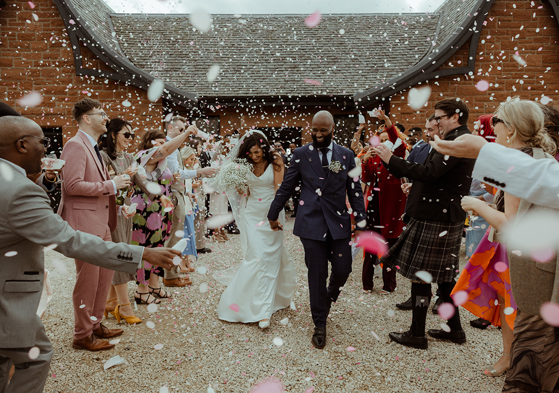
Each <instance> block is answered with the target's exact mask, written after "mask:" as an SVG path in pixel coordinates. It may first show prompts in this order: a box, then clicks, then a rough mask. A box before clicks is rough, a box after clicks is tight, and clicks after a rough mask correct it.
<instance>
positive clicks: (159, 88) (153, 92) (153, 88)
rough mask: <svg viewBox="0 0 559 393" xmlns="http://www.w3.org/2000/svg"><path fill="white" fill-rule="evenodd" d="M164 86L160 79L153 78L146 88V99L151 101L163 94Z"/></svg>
mask: <svg viewBox="0 0 559 393" xmlns="http://www.w3.org/2000/svg"><path fill="white" fill-rule="evenodd" d="M164 88H165V82H163V81H162V80H161V79H154V80H153V82H151V85H149V88H148V100H150V101H151V102H156V101H157V100H159V98H160V97H161V94H163V89H164Z"/></svg>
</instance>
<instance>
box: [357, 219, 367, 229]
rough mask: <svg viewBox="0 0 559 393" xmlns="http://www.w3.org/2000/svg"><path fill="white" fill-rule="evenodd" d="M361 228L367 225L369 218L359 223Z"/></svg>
mask: <svg viewBox="0 0 559 393" xmlns="http://www.w3.org/2000/svg"><path fill="white" fill-rule="evenodd" d="M357 226H358V227H359V228H365V227H366V226H367V220H361V221H359V222H358V223H357Z"/></svg>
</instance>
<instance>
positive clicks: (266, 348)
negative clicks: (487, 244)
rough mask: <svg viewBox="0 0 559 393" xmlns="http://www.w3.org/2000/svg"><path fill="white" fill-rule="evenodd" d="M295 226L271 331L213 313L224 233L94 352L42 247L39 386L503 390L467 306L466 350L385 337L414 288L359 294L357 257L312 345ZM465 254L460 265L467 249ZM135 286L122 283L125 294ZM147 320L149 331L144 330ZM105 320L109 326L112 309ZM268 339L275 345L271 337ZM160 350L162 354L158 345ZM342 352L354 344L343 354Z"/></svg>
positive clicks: (63, 279)
mask: <svg viewBox="0 0 559 393" xmlns="http://www.w3.org/2000/svg"><path fill="white" fill-rule="evenodd" d="M292 228H293V220H292V219H291V220H289V221H288V222H287V224H286V227H285V229H286V231H285V235H286V237H285V241H286V244H287V248H288V250H289V252H290V253H291V255H292V256H293V258H294V260H295V265H296V267H297V287H296V290H295V295H294V302H295V305H296V308H297V310H291V309H286V310H281V311H279V312H277V313H276V314H274V316H273V318H272V326H270V328H268V329H267V330H265V331H262V330H260V329H259V328H258V325H257V324H233V323H227V322H222V321H219V320H218V319H217V315H216V312H215V310H216V308H217V304H218V302H219V298H220V296H221V293H222V292H223V290H224V287H223V286H222V285H221V284H219V283H216V281H215V280H214V279H213V278H212V277H211V273H212V272H215V271H218V270H223V269H225V268H228V267H230V266H231V265H232V264H235V263H239V262H240V258H241V251H240V247H239V243H240V239H239V236H231V240H230V241H229V242H227V243H210V242H208V244H209V245H210V246H211V247H212V248H213V251H214V252H213V253H210V254H204V255H202V256H201V257H200V259H199V260H198V262H197V264H196V267H201V266H205V267H207V270H208V272H207V273H206V274H200V273H198V272H196V273H193V274H192V275H191V278H192V279H193V281H194V284H193V285H192V286H191V287H189V288H179V289H175V288H172V293H173V294H174V300H172V301H167V302H165V303H162V307H160V308H159V309H158V310H157V312H155V313H149V312H148V311H147V309H146V306H145V305H144V306H138V309H137V311H136V315H137V316H138V317H140V318H142V319H143V320H144V322H143V323H141V324H139V325H136V326H128V325H125V324H121V325H120V327H121V328H123V329H124V331H125V332H124V334H123V335H122V336H121V341H120V342H119V343H118V344H117V345H116V347H115V348H114V349H112V350H110V351H104V352H96V353H92V352H87V351H77V350H74V349H72V347H71V343H72V329H73V322H74V320H73V312H72V303H71V295H72V290H73V285H74V274H75V270H74V263H73V261H72V260H70V259H68V258H65V257H64V256H62V255H61V254H58V253H56V252H54V251H48V252H47V253H46V266H47V269H48V270H50V272H51V282H52V286H53V290H54V297H53V300H52V301H51V303H50V304H49V307H48V309H47V311H46V314H45V316H44V318H43V322H44V324H45V327H46V330H47V333H48V336H49V337H50V339H51V341H52V343H53V345H54V349H55V353H54V358H53V361H52V364H51V372H50V376H49V378H48V380H47V383H46V388H45V392H88V393H94V392H142V393H143V392H165V391H169V392H200V393H206V392H212V389H213V390H214V391H215V392H248V391H250V390H251V387H252V386H254V385H255V384H257V383H258V382H259V381H261V380H263V379H265V378H268V377H270V376H275V377H276V378H277V379H278V380H280V381H281V383H282V384H283V386H284V388H285V390H286V391H290V392H301V393H303V392H310V391H312V389H310V388H311V387H313V388H314V392H500V391H501V388H502V385H503V377H500V378H490V377H487V376H485V375H484V374H483V369H484V367H486V366H487V365H489V364H492V363H493V362H495V361H496V360H497V359H498V358H499V357H500V354H501V351H502V349H501V348H502V344H501V333H500V331H499V330H498V329H488V330H485V331H482V330H477V329H474V328H472V327H470V325H469V321H470V320H471V319H474V317H473V316H472V315H471V314H469V313H468V312H465V311H463V312H462V313H461V317H462V324H463V326H464V329H465V330H466V334H467V338H468V342H467V343H466V344H464V345H457V344H453V343H450V342H438V341H436V340H433V339H429V349H428V350H426V351H423V350H416V349H410V348H406V347H403V346H400V345H398V344H395V343H392V342H390V341H389V339H388V332H391V331H403V330H407V328H408V327H409V325H410V321H411V312H410V311H399V310H397V309H396V308H395V304H396V303H398V302H401V301H404V300H406V298H407V297H408V296H409V293H410V284H409V282H408V281H407V280H405V279H403V278H402V277H401V276H398V289H397V290H396V291H395V292H394V293H393V294H391V295H388V296H386V295H382V294H380V292H378V290H375V291H373V293H372V294H364V293H363V292H362V290H361V261H362V258H360V257H359V256H358V257H357V258H356V260H355V262H354V265H353V268H354V272H353V273H352V274H351V276H350V278H349V280H348V283H347V284H346V285H345V287H344V290H343V291H342V295H341V296H340V298H339V299H338V302H337V303H336V304H334V305H333V307H332V311H331V314H330V318H329V321H328V344H327V346H326V348H325V349H324V350H317V349H314V348H313V346H312V344H311V336H312V327H313V324H312V319H311V314H310V307H309V298H308V285H307V280H306V274H307V270H306V267H305V264H304V260H303V251H302V245H301V243H300V241H299V239H298V238H297V237H295V236H293V233H292ZM461 260H462V264H463V263H464V261H465V257H464V255H463V250H462V258H461ZM64 266H66V269H64V268H63V267H64ZM64 270H66V271H64ZM202 283H206V284H207V285H208V286H209V290H208V291H207V292H201V291H200V285H201V284H202ZM375 286H376V288H380V287H381V286H382V278H380V277H375ZM133 291H134V285H132V283H130V284H129V292H130V297H131V298H132V296H133ZM284 318H289V323H288V324H287V325H286V326H283V325H282V324H280V320H282V319H284ZM147 321H152V322H153V323H154V324H155V328H154V329H149V328H148V327H147V326H146V322H147ZM441 322H442V320H441V319H440V318H439V317H438V316H435V315H433V314H432V313H429V316H428V320H427V328H437V327H438V326H439V325H440V324H441ZM104 323H105V324H106V326H108V327H109V328H114V327H117V325H116V320H115V319H114V318H113V317H112V316H111V315H109V318H108V319H107V320H105V321H104ZM276 337H279V338H281V339H282V340H283V345H281V346H277V345H275V344H274V339H275V338H276ZM376 337H378V339H377V338H376ZM158 344H159V345H158ZM161 345H162V346H163V347H162V349H156V348H159V347H160V346H161ZM348 347H353V348H355V350H354V351H348ZM349 349H351V348H349ZM116 355H120V356H121V357H122V358H124V359H125V360H126V363H125V364H120V365H117V366H114V367H112V368H109V369H107V370H104V369H103V365H104V363H105V361H107V360H108V359H110V358H111V357H114V356H116ZM210 387H211V388H210ZM167 389H168V390H167Z"/></svg>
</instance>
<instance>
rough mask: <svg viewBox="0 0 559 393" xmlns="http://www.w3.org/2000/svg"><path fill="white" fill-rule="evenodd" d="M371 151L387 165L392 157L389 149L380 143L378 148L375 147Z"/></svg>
mask: <svg viewBox="0 0 559 393" xmlns="http://www.w3.org/2000/svg"><path fill="white" fill-rule="evenodd" d="M373 149H374V150H375V151H376V153H377V154H378V156H379V157H380V159H381V160H382V161H384V162H385V163H387V164H388V162H389V161H390V157H392V152H391V151H390V149H389V148H388V147H386V146H385V145H383V144H382V143H381V144H380V145H378V146H375V147H374V148H373Z"/></svg>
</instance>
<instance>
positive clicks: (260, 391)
mask: <svg viewBox="0 0 559 393" xmlns="http://www.w3.org/2000/svg"><path fill="white" fill-rule="evenodd" d="M284 391H285V390H284V389H283V385H282V384H281V382H280V381H279V380H277V379H276V378H273V377H270V378H268V379H265V380H264V381H262V382H260V383H259V384H258V385H256V386H255V387H254V388H253V389H252V390H251V391H250V393H283V392H284Z"/></svg>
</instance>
